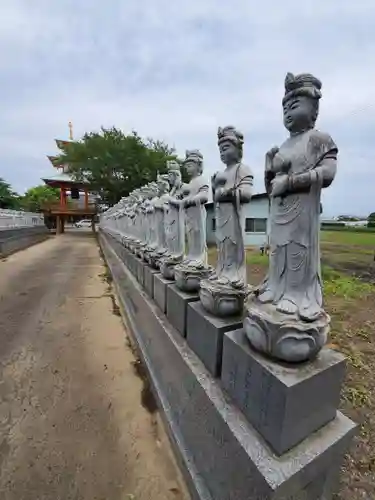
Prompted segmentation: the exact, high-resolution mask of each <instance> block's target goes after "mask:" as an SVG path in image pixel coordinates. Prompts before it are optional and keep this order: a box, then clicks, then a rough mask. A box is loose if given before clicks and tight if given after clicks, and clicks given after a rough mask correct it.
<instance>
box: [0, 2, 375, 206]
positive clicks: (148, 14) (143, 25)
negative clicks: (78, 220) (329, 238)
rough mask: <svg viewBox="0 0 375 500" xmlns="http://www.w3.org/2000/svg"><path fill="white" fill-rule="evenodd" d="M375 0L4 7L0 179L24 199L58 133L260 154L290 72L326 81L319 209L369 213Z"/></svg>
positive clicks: (209, 157)
mask: <svg viewBox="0 0 375 500" xmlns="http://www.w3.org/2000/svg"><path fill="white" fill-rule="evenodd" d="M374 26H375V2H374V0H360V1H357V2H355V1H348V0H330V1H328V0H304V1H303V2H301V1H299V0H283V1H282V2H279V1H276V0H262V1H257V2H255V0H231V1H230V2H225V1H222V2H220V1H218V0H216V1H214V0H111V1H109V2H107V3H106V2H103V1H102V0H101V1H99V0H91V1H87V0H86V1H83V0H58V1H57V0H56V1H52V0H1V2H0V51H1V58H0V68H1V77H0V96H1V113H0V159H1V161H0V177H4V178H6V179H7V180H8V181H9V182H11V183H12V185H13V187H14V188H15V189H16V190H18V191H19V192H22V191H24V190H25V189H27V188H28V187H30V186H32V185H35V184H38V183H39V182H40V178H41V177H42V176H44V175H48V174H51V173H52V167H51V166H50V164H49V162H48V160H47V159H46V156H45V155H46V154H54V153H56V149H55V144H54V138H61V139H64V138H68V125H67V124H68V122H69V120H71V121H72V122H73V125H74V134H75V138H79V137H80V136H81V135H82V134H83V133H84V132H85V131H91V130H96V129H99V128H100V126H101V125H103V126H108V127H109V126H112V125H116V126H117V127H120V128H122V129H123V130H124V131H130V130H131V129H135V130H137V131H138V132H139V134H141V135H142V136H152V137H153V138H157V139H163V140H165V141H167V142H168V143H169V144H170V145H174V146H175V148H176V150H177V152H178V153H179V155H181V156H183V155H184V151H185V149H186V148H199V149H201V151H202V153H203V154H204V156H205V165H206V171H207V173H208V174H211V173H213V172H214V171H216V170H218V169H220V168H222V167H221V165H220V161H219V158H218V152H217V146H216V130H217V127H218V126H219V125H222V126H224V125H228V124H232V125H235V126H237V127H238V128H239V129H240V130H242V131H243V133H244V134H245V141H246V142H245V155H244V160H245V162H246V163H247V164H249V165H250V166H251V167H252V168H253V170H254V174H255V185H256V191H257V192H260V191H262V190H263V185H262V177H263V161H264V153H265V151H267V149H269V148H270V147H271V146H273V145H275V144H276V145H277V144H280V143H281V142H282V141H283V139H284V138H285V137H286V131H285V130H284V128H283V125H282V116H281V98H282V95H283V82H284V77H285V74H286V72H287V71H291V72H294V73H298V72H311V73H313V74H315V75H316V76H318V77H319V78H320V79H321V80H322V81H323V99H322V101H321V113H320V118H319V121H318V128H320V129H321V130H324V131H326V132H329V133H330V134H331V135H332V137H333V138H334V140H335V141H336V142H337V144H338V147H339V149H340V162H339V168H338V175H337V178H336V180H335V182H334V185H333V186H332V187H331V188H330V189H329V190H327V192H326V193H325V195H324V208H325V212H326V213H327V214H329V215H334V214H338V213H348V212H349V213H358V214H364V215H366V214H368V213H369V212H370V211H373V210H375V181H373V178H374V171H375V161H374V156H375V151H374V146H373V144H374V134H375V106H374V103H375V83H374V82H375V65H374V54H375V32H374Z"/></svg>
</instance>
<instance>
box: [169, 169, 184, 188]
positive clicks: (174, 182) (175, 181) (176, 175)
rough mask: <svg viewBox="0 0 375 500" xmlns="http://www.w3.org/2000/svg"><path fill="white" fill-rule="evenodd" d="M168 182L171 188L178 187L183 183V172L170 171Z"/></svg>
mask: <svg viewBox="0 0 375 500" xmlns="http://www.w3.org/2000/svg"><path fill="white" fill-rule="evenodd" d="M168 181H169V184H170V185H171V186H178V185H179V184H180V183H181V172H180V171H178V170H170V171H169V172H168Z"/></svg>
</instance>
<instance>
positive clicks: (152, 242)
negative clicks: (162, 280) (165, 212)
mask: <svg viewBox="0 0 375 500" xmlns="http://www.w3.org/2000/svg"><path fill="white" fill-rule="evenodd" d="M149 190H150V199H149V203H148V204H147V207H146V218H147V227H148V233H147V239H146V242H147V244H146V247H145V249H144V251H143V259H144V260H145V261H146V262H147V263H151V255H153V254H154V253H155V251H156V248H157V246H158V238H157V229H156V214H155V205H156V203H157V201H158V194H159V188H158V184H157V183H156V182H150V184H149Z"/></svg>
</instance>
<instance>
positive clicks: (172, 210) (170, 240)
mask: <svg viewBox="0 0 375 500" xmlns="http://www.w3.org/2000/svg"><path fill="white" fill-rule="evenodd" d="M167 170H168V180H169V184H170V187H171V190H170V192H169V194H168V197H166V198H165V204H164V228H165V244H166V249H167V253H166V255H165V256H164V257H163V258H162V259H161V262H160V272H161V274H162V275H163V277H164V278H165V279H170V280H173V279H174V268H175V266H176V264H178V263H179V262H181V261H182V259H183V257H184V248H185V232H184V229H185V228H184V212H183V210H182V206H181V200H182V189H181V188H182V180H181V171H180V165H179V163H177V162H176V161H175V160H170V161H167Z"/></svg>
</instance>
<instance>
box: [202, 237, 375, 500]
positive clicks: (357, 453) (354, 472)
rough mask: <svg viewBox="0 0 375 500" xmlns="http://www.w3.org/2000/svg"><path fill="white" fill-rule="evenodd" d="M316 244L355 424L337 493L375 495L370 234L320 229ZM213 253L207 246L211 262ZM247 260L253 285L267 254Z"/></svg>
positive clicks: (357, 497) (346, 497)
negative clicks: (357, 427)
mask: <svg viewBox="0 0 375 500" xmlns="http://www.w3.org/2000/svg"><path fill="white" fill-rule="evenodd" d="M321 249H322V262H323V266H322V275H323V281H324V298H325V308H326V310H327V312H328V313H329V314H330V315H331V319H332V323H331V333H330V340H329V342H330V345H331V347H332V348H334V349H337V350H339V351H341V352H343V353H344V354H345V355H346V356H347V359H348V363H347V376H346V380H345V384H344V388H343V391H342V398H341V408H340V409H341V411H343V413H345V415H347V416H349V417H351V418H352V419H353V420H355V421H356V422H357V423H359V424H360V430H359V435H358V437H357V438H356V440H355V443H354V444H353V446H352V448H351V451H350V454H349V455H348V457H347V458H346V460H345V464H344V467H343V469H344V470H343V473H342V475H341V479H342V484H341V490H340V493H339V495H338V496H337V497H336V498H337V499H339V500H363V499H375V262H374V258H373V256H374V250H375V233H354V232H353V233H350V232H346V231H345V232H344V231H342V232H341V231H322V233H321ZM215 255H216V251H215V249H210V251H209V260H210V262H211V263H214V261H215V258H216V257H215ZM247 264H248V281H249V283H251V284H253V285H255V284H258V283H259V282H260V281H261V280H262V279H263V277H264V275H265V273H266V272H267V267H268V257H267V256H264V255H260V252H259V250H258V249H250V248H249V249H247Z"/></svg>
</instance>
